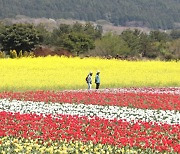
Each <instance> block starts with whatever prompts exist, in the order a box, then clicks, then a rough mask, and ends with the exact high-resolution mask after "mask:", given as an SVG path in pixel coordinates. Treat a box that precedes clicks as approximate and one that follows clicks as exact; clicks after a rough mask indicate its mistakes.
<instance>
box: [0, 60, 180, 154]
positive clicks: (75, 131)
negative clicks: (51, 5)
mask: <svg viewBox="0 0 180 154" xmlns="http://www.w3.org/2000/svg"><path fill="white" fill-rule="evenodd" d="M179 66H180V63H179V62H173V61H172V62H160V61H141V62H140V61H137V62H130V61H129V62H128V61H118V60H104V59H98V58H92V59H91V58H87V59H86V58H84V59H80V58H65V57H47V58H22V59H3V60H0V68H1V72H0V81H1V85H0V153H2V154H7V153H8V154H11V153H21V154H30V153H32V154H39V153H43V154H139V153H140V154H154V153H155V154H156V153H157V154H158V153H167V154H169V153H172V154H179V153H180V67H179ZM90 70H91V71H93V72H94V74H93V79H94V75H95V71H96V70H100V71H101V73H100V77H101V85H100V89H98V90H95V89H94V87H95V85H94V83H93V88H92V90H87V89H86V88H87V85H86V82H85V77H86V75H87V74H88V72H89V71H90Z"/></svg>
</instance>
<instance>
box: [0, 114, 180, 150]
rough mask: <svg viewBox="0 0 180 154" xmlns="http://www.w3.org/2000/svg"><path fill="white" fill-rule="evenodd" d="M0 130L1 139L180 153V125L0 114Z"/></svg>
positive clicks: (59, 116) (62, 116) (61, 116)
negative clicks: (82, 143) (34, 140)
mask: <svg viewBox="0 0 180 154" xmlns="http://www.w3.org/2000/svg"><path fill="white" fill-rule="evenodd" d="M0 128H1V129H0V136H14V137H24V138H29V137H30V138H32V139H36V138H39V139H43V140H48V139H52V140H60V139H67V140H81V141H83V142H88V141H93V142H94V143H97V142H98V143H102V144H111V145H116V146H119V147H122V146H126V145H128V146H130V147H138V148H145V149H146V148H151V149H155V150H158V151H160V152H162V151H169V152H171V151H174V152H180V143H179V141H180V125H168V124H161V125H159V124H156V123H154V124H152V123H148V122H141V121H139V122H138V123H129V122H126V121H122V120H116V119H114V120H107V119H101V118H98V117H95V118H93V119H88V118H87V117H78V116H65V115H58V118H54V117H52V116H51V115H48V116H45V117H44V116H42V115H36V114H22V115H21V114H19V113H7V112H0Z"/></svg>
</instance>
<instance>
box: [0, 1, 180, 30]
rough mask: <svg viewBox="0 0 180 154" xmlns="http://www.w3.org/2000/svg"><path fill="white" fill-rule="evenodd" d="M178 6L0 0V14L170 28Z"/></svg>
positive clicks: (175, 20) (166, 3)
mask: <svg viewBox="0 0 180 154" xmlns="http://www.w3.org/2000/svg"><path fill="white" fill-rule="evenodd" d="M9 4H11V5H9ZM179 8H180V2H179V0H133V1H132V0H103V1H102V0H66V1H64V0H38V1H36V0H31V1H28V0H13V1H12V0H0V10H2V11H0V18H2V19H3V18H8V17H11V18H13V17H15V16H16V15H26V16H29V17H34V18H39V17H40V18H41V17H46V18H54V19H60V18H64V19H69V18H72V19H79V20H85V21H97V20H101V19H103V20H106V21H109V22H111V23H113V24H114V25H122V26H128V25H133V26H147V27H151V28H154V29H171V28H174V26H175V23H180V15H179Z"/></svg>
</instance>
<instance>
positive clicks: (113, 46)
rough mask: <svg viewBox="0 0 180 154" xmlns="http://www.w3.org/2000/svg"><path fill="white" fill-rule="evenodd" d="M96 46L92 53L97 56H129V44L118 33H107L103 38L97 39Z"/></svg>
mask: <svg viewBox="0 0 180 154" xmlns="http://www.w3.org/2000/svg"><path fill="white" fill-rule="evenodd" d="M95 45H96V48H95V50H94V51H90V52H91V54H94V55H96V56H109V55H110V56H113V57H115V56H116V55H119V56H124V57H126V56H128V55H129V54H130V48H129V47H128V44H127V43H126V42H125V41H124V40H123V39H122V38H121V37H120V36H118V35H116V34H112V33H107V34H105V35H104V36H103V37H102V38H101V39H98V40H96V42H95Z"/></svg>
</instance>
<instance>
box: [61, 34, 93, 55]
mask: <svg viewBox="0 0 180 154" xmlns="http://www.w3.org/2000/svg"><path fill="white" fill-rule="evenodd" d="M62 44H63V47H64V48H65V49H67V50H69V51H71V52H72V53H76V55H77V56H78V55H80V54H81V53H84V52H86V51H88V50H90V49H93V48H94V47H95V45H94V41H93V40H92V39H91V38H90V37H89V36H88V35H86V34H84V33H77V32H72V33H70V34H68V35H66V38H65V39H63V42H62Z"/></svg>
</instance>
